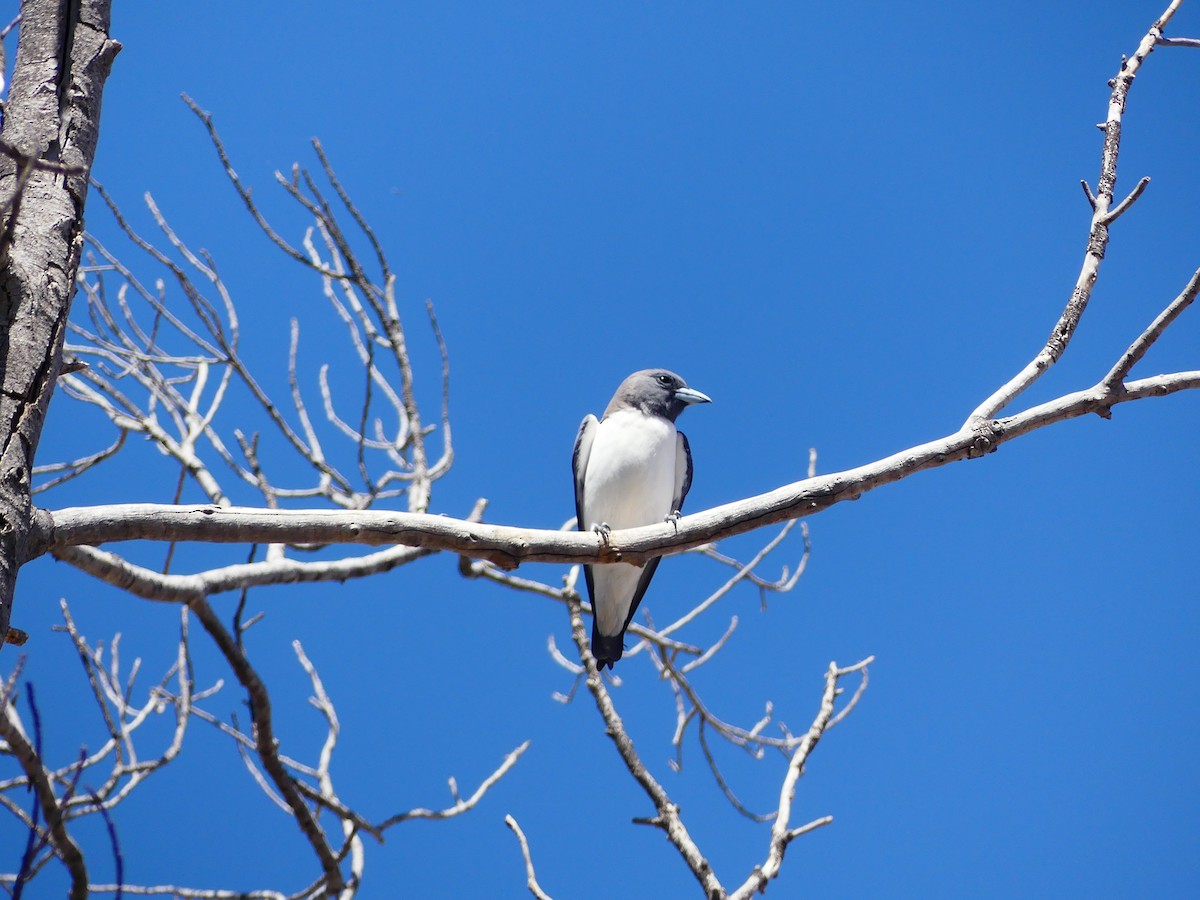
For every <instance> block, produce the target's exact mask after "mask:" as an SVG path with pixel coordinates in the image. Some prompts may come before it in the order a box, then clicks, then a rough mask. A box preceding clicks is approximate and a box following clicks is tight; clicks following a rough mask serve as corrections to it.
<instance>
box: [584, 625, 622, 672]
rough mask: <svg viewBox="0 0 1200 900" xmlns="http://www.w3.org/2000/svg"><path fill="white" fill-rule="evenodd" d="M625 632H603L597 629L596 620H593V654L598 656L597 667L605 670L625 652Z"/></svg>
mask: <svg viewBox="0 0 1200 900" xmlns="http://www.w3.org/2000/svg"><path fill="white" fill-rule="evenodd" d="M624 638H625V635H624V634H601V633H600V632H599V631H598V630H597V629H596V620H595V619H593V620H592V656H594V657H596V668H597V669H599V670H601V671H603V670H604V667H605V666H608V668H610V669H611V668H612V665H613V663H615V662H616V661H617V660H618V659H620V658H621V654H622V653H624V652H625V640H624Z"/></svg>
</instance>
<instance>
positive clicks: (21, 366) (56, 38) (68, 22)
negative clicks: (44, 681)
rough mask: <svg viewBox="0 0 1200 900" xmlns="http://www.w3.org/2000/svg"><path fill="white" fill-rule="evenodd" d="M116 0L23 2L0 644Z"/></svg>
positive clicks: (0, 343)
mask: <svg viewBox="0 0 1200 900" xmlns="http://www.w3.org/2000/svg"><path fill="white" fill-rule="evenodd" d="M110 6H111V2H110V0H25V2H24V3H22V4H21V26H20V34H19V39H18V45H17V59H16V65H15V66H14V68H13V80H12V87H11V90H10V91H9V95H8V103H7V106H6V108H5V111H4V127H3V130H2V131H0V642H3V640H4V636H5V635H7V634H8V628H9V619H10V617H11V614H12V601H13V591H14V588H15V586H16V580H17V572H18V570H19V568H20V566H21V564H22V563H24V562H25V561H26V560H27V559H28V558H29V553H28V550H27V548H28V544H29V532H30V509H31V503H30V493H29V492H30V477H31V471H32V467H33V457H34V452H35V451H36V450H37V444H38V439H39V438H40V437H41V432H42V424H43V423H44V422H45V419H46V410H47V408H48V407H49V405H50V396H51V394H52V393H53V392H54V382H55V380H56V379H57V377H58V373H59V369H60V367H61V365H62V345H63V337H64V334H65V332H66V323H67V313H68V311H69V310H70V303H71V295H72V294H73V293H74V289H75V274H76V270H77V268H78V265H79V255H80V248H81V247H82V244H83V206H84V200H85V199H86V197H87V187H88V174H89V172H90V171H91V167H92V160H93V159H94V158H95V152H96V139H97V136H98V134H99V124H100V97H101V93H102V91H103V88H104V81H105V79H106V78H107V77H108V72H109V69H110V67H111V65H112V61H113V58H114V57H115V56H116V54H117V51H119V50H120V44H118V43H116V42H115V41H112V40H110V39H109V37H108V27H109V14H110Z"/></svg>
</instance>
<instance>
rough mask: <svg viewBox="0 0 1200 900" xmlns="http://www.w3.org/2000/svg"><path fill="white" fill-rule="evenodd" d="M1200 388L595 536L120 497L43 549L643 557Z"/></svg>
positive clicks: (1080, 404) (57, 529)
mask: <svg viewBox="0 0 1200 900" xmlns="http://www.w3.org/2000/svg"><path fill="white" fill-rule="evenodd" d="M1197 388H1200V370H1198V371H1189V372H1176V373H1173V374H1170V375H1157V376H1154V377H1151V378H1143V379H1140V380H1137V381H1132V382H1129V383H1128V384H1127V385H1126V387H1125V391H1124V392H1122V393H1121V394H1120V395H1114V394H1112V393H1111V392H1109V391H1108V390H1107V389H1106V388H1105V386H1104V385H1103V383H1101V384H1098V385H1096V386H1094V387H1092V388H1089V389H1087V390H1084V391H1078V392H1076V393H1072V394H1066V395H1064V396H1062V397H1059V398H1057V399H1055V400H1050V401H1048V402H1046V403H1042V404H1039V405H1037V406H1034V407H1031V408H1029V409H1028V410H1026V411H1025V412H1022V413H1019V414H1017V415H1014V416H1009V417H1007V418H1004V419H997V420H993V421H988V422H982V423H979V424H978V425H974V426H971V427H966V428H963V429H961V430H959V431H956V432H954V433H953V434H950V435H947V436H945V437H942V438H939V439H937V440H934V441H930V442H929V443H926V444H919V445H917V446H915V447H911V448H908V449H906V450H902V451H900V452H898V453H894V454H892V455H891V456H888V457H884V458H883V459H880V460H877V461H876V462H873V463H870V464H868V465H865V466H859V467H857V468H854V469H847V470H846V471H844V472H836V473H833V474H830V475H819V476H817V477H816V478H810V479H806V480H804V481H798V482H795V483H794V484H789V485H785V486H783V487H780V488H777V489H776V490H774V491H770V492H769V493H766V494H759V495H758V496H756V497H750V498H747V499H745V500H740V501H737V502H735V503H727V504H725V505H723V506H717V507H713V508H712V509H709V510H705V511H703V512H698V513H691V514H689V515H686V516H683V517H682V518H681V519H679V520H678V522H675V523H665V524H658V525H646V526H643V527H641V528H629V529H624V530H621V531H613V532H612V533H611V535H610V536H609V540H608V541H601V540H600V539H599V537H598V536H597V535H595V534H592V533H587V532H562V531H547V530H535V529H526V528H515V527H510V526H503V525H482V524H473V523H470V522H465V521H463V520H461V519H451V518H447V517H445V516H433V515H427V514H421V513H399V512H383V511H373V510H362V511H355V512H349V511H347V512H341V511H332V510H262V509H246V508H239V507H216V506H200V507H196V506H167V505H162V504H136V503H130V504H114V505H110V506H93V507H72V508H67V509H61V510H56V511H54V512H50V511H48V510H39V511H37V513H36V516H37V520H38V521H37V523H36V524H37V533H36V535H35V538H36V541H35V546H36V547H37V548H39V549H40V550H41V551H42V552H45V551H46V550H51V549H54V550H57V549H60V548H63V547H70V546H77V545H80V544H97V543H109V542H113V541H127V540H157V541H187V540H197V541H206V542H212V543H299V544H303V543H313V544H332V543H355V544H368V545H372V544H374V545H378V544H404V545H406V546H410V547H422V548H425V549H428V550H446V551H451V552H454V553H458V554H461V555H463V556H469V557H472V558H478V559H486V560H489V561H490V562H493V563H495V564H496V565H498V566H500V567H501V568H505V569H512V568H515V567H516V566H517V565H519V564H520V563H522V562H554V563H612V562H629V563H634V564H640V563H644V562H647V561H648V560H650V559H653V558H655V557H657V556H663V555H667V554H670V553H678V552H680V551H683V550H688V549H691V548H693V547H698V546H700V545H701V544H706V543H709V542H711V541H714V540H718V539H721V538H726V537H731V536H733V535H735V534H743V533H745V532H748V531H753V530H754V529H756V528H761V527H763V526H765V525H771V524H774V523H777V522H783V521H786V520H788V519H794V518H800V517H804V516H810V515H813V514H815V513H817V512H820V511H822V510H825V509H828V508H829V507H831V506H833V505H835V504H837V503H841V502H843V501H845V500H854V499H857V498H858V497H861V496H862V495H863V494H865V493H867V492H868V491H871V490H874V489H876V488H878V487H882V486H883V485H886V484H892V483H894V482H897V481H900V480H902V479H904V478H907V477H909V476H911V475H914V474H916V473H917V472H924V471H928V470H929V469H934V468H938V467H940V466H943V465H946V464H947V463H951V462H957V461H959V460H964V459H977V458H979V457H981V456H984V455H985V454H987V453H991V452H994V451H995V450H997V449H999V447H1001V446H1002V445H1003V444H1006V443H1008V442H1009V441H1011V440H1014V439H1015V438H1018V437H1021V436H1023V435H1025V434H1028V433H1029V432H1031V431H1036V430H1037V429H1039V428H1044V427H1046V426H1047V425H1052V424H1055V423H1057V422H1063V421H1066V420H1068V419H1073V418H1078V417H1080V416H1083V415H1087V414H1089V413H1103V412H1107V411H1109V410H1111V409H1112V408H1113V407H1114V406H1116V405H1118V404H1120V403H1126V402H1131V401H1134V400H1142V399H1147V398H1150V397H1165V396H1168V395H1170V394H1174V393H1177V392H1179V391H1184V390H1196V389H1197Z"/></svg>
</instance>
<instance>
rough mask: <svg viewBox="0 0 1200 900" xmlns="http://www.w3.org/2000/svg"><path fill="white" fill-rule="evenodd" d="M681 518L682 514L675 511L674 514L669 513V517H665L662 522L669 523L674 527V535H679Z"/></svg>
mask: <svg viewBox="0 0 1200 900" xmlns="http://www.w3.org/2000/svg"><path fill="white" fill-rule="evenodd" d="M681 518H683V513H681V512H680V511H679V510H675V512H673V513H671V514H670V515H669V516H666V517H665V518H664V519H663V521H664V522H670V523H671V524H672V525H674V526H675V533H676V534H679V520H680V519H681Z"/></svg>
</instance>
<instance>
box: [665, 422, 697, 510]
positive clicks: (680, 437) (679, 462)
mask: <svg viewBox="0 0 1200 900" xmlns="http://www.w3.org/2000/svg"><path fill="white" fill-rule="evenodd" d="M691 489H692V448H691V447H689V446H688V439H687V435H685V434H684V433H683V432H682V431H680V432H677V433H676V435H675V493H674V494H672V496H671V509H670V511H669V513H668V514H670V513H677V512H682V511H683V499H684V498H685V497H686V496H687V494H688V491H690V490H691Z"/></svg>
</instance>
